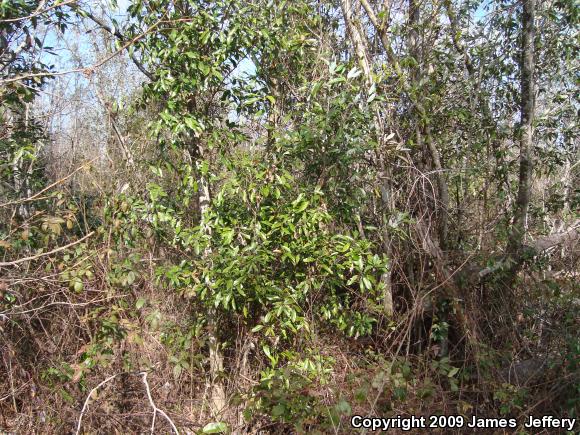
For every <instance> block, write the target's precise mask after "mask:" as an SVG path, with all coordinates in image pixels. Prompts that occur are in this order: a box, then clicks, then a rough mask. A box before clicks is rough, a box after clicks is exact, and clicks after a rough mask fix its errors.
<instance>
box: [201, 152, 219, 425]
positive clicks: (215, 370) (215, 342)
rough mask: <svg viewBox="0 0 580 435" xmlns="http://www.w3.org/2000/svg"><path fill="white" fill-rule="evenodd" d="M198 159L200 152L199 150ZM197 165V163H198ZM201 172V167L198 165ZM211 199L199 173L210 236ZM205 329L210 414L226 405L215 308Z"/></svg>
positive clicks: (205, 227)
mask: <svg viewBox="0 0 580 435" xmlns="http://www.w3.org/2000/svg"><path fill="white" fill-rule="evenodd" d="M198 154H199V157H200V160H201V158H202V153H201V152H199V153H198ZM198 166H199V164H198ZM198 169H199V170H200V172H201V168H199V167H198ZM210 201H211V194H210V189H209V181H208V179H207V177H206V176H205V175H203V174H201V173H200V176H199V210H200V212H201V227H202V228H203V231H204V232H205V233H206V235H208V236H211V227H210V226H209V225H207V222H206V221H205V219H206V215H207V212H208V210H209V206H210ZM211 253H212V249H211V246H209V245H208V247H207V248H206V249H205V250H204V252H203V256H204V258H209V257H210V256H211ZM207 329H208V336H209V340H208V341H209V370H210V381H211V393H210V395H211V398H210V406H211V411H212V415H213V416H216V415H218V414H219V413H220V412H221V411H222V410H223V409H224V408H225V406H226V393H225V388H224V385H223V382H222V380H221V378H220V376H221V374H222V373H223V370H224V357H223V354H222V351H221V349H220V341H219V337H218V320H217V312H216V309H215V308H213V307H210V309H209V310H208V312H207Z"/></svg>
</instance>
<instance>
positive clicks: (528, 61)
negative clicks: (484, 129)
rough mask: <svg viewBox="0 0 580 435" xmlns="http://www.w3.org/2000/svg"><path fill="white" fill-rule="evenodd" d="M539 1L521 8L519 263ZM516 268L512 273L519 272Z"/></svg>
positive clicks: (515, 254)
mask: <svg viewBox="0 0 580 435" xmlns="http://www.w3.org/2000/svg"><path fill="white" fill-rule="evenodd" d="M535 8H536V0H524V2H523V11H522V56H521V61H520V74H521V84H520V86H521V97H520V98H521V100H520V113H521V124H520V131H519V132H518V133H519V135H520V137H519V139H520V172H519V179H518V183H519V186H518V196H517V200H516V204H515V211H514V221H513V224H512V228H511V233H510V236H509V241H508V256H510V257H511V258H510V259H511V260H512V262H513V263H514V264H515V265H518V264H520V263H521V261H522V255H523V246H524V237H525V233H526V230H525V228H526V217H527V214H528V208H529V205H530V192H531V181H532V169H533V165H532V136H533V122H534V67H535V61H534V34H535V26H534V15H535ZM517 269H518V267H517V266H516V267H514V268H513V270H512V271H511V274H512V275H514V274H515V273H516V272H517Z"/></svg>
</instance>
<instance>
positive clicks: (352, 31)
mask: <svg viewBox="0 0 580 435" xmlns="http://www.w3.org/2000/svg"><path fill="white" fill-rule="evenodd" d="M341 7H342V13H343V17H344V22H345V25H346V28H347V31H348V35H349V36H350V39H351V42H352V45H353V48H354V50H355V53H356V57H357V60H358V62H359V65H360V66H361V68H362V70H363V73H364V77H365V81H366V84H367V92H368V91H370V89H371V87H372V86H373V83H374V81H373V77H372V70H371V65H370V59H369V56H368V51H367V48H366V44H365V41H364V39H363V36H362V35H363V31H362V29H361V28H360V26H359V25H358V23H357V20H356V19H355V17H353V7H352V3H351V2H350V0H342V2H341ZM373 123H374V129H375V132H376V136H377V142H378V144H379V149H380V150H381V151H379V153H378V154H379V156H378V159H377V160H378V166H379V170H380V178H381V199H382V201H383V203H385V204H386V207H387V210H389V211H393V210H394V209H395V201H394V191H393V187H392V184H391V179H392V174H391V169H390V168H389V167H388V165H387V164H386V162H385V161H384V157H383V155H382V149H383V147H382V145H383V142H384V140H383V136H384V129H383V123H382V119H381V114H380V112H379V111H378V110H376V111H375V113H374V115H373ZM361 226H362V225H361ZM384 240H385V241H384V250H385V253H386V255H387V257H388V258H389V259H391V258H392V252H393V248H392V240H391V239H390V236H388V235H386V236H385V237H384ZM381 282H382V284H383V286H384V292H383V308H384V310H385V314H386V315H387V316H392V315H393V312H394V307H393V286H392V272H391V267H390V266H389V269H388V270H387V272H385V273H384V274H383V275H382V276H381Z"/></svg>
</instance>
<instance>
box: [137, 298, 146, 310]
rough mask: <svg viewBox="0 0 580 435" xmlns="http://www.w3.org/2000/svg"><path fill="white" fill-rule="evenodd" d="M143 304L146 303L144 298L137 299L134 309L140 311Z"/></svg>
mask: <svg viewBox="0 0 580 435" xmlns="http://www.w3.org/2000/svg"><path fill="white" fill-rule="evenodd" d="M145 302H147V301H146V300H145V299H144V298H139V299H137V302H136V303H135V308H137V309H138V310H140V309H141V308H143V306H144V305H145Z"/></svg>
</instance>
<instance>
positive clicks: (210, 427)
mask: <svg viewBox="0 0 580 435" xmlns="http://www.w3.org/2000/svg"><path fill="white" fill-rule="evenodd" d="M227 430H228V425H227V424H226V423H224V422H223V421H219V422H213V423H208V424H206V425H205V426H204V427H203V429H202V430H201V431H202V433H223V432H226V431H227Z"/></svg>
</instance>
